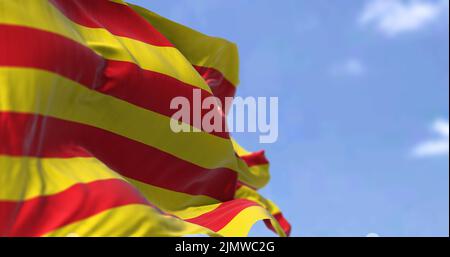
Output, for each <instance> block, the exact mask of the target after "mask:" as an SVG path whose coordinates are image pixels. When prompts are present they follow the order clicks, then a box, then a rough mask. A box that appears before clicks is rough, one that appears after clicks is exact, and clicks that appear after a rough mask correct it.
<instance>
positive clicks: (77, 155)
mask: <svg viewBox="0 0 450 257" xmlns="http://www.w3.org/2000/svg"><path fill="white" fill-rule="evenodd" d="M238 63H239V61H238V54H237V48H236V46H235V45H234V44H232V43H230V42H228V41H226V40H223V39H218V38H214V37H209V36H206V35H203V34H201V33H199V32H196V31H194V30H191V29H189V28H187V27H184V26H182V25H179V24H176V23H174V22H172V21H169V20H167V19H165V18H163V17H161V16H158V15H156V14H154V13H152V12H150V11H147V10H145V9H143V8H141V7H138V6H133V5H128V4H126V3H124V2H122V1H107V0H94V1H93V0H49V1H45V0H15V1H9V0H0V236H72V235H74V236H183V235H193V234H206V235H211V236H246V235H247V234H248V232H249V230H250V228H251V226H252V225H253V224H254V223H255V222H257V221H259V220H264V221H265V222H266V224H268V226H269V228H271V229H273V230H274V231H276V232H277V233H278V234H279V235H281V236H284V235H286V234H289V231H290V226H289V224H288V223H287V222H286V221H285V219H284V218H282V215H281V212H280V211H279V209H278V207H276V206H275V205H274V204H273V203H272V202H270V201H268V200H265V199H264V198H263V197H262V196H259V194H258V193H257V192H256V189H259V188H262V187H263V186H265V185H266V184H267V182H268V180H269V178H270V176H269V172H268V161H267V160H266V158H265V156H264V155H263V153H262V152H260V153H255V154H251V153H248V152H242V151H241V150H240V148H239V147H237V143H235V142H232V141H233V140H232V139H231V138H230V136H229V135H228V133H227V132H206V131H200V132H199V133H174V132H173V131H171V129H170V126H169V124H170V120H171V116H172V115H173V113H174V110H171V109H170V101H171V100H172V99H173V98H175V97H177V96H184V97H186V98H188V99H192V92H193V90H195V89H199V90H201V92H202V97H205V98H206V97H208V96H217V97H218V98H219V99H220V100H221V101H224V99H225V97H233V96H234V94H235V91H236V87H237V85H238V83H239V78H238ZM217 112H220V110H217ZM202 115H203V114H202ZM220 115H221V117H222V118H223V119H224V120H225V114H224V113H222V112H220ZM188 125H189V126H194V124H188ZM280 215H281V216H280Z"/></svg>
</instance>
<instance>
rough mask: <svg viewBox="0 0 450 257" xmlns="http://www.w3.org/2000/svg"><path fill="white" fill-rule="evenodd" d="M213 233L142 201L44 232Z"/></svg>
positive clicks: (97, 233)
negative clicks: (161, 211) (156, 209)
mask: <svg viewBox="0 0 450 257" xmlns="http://www.w3.org/2000/svg"><path fill="white" fill-rule="evenodd" d="M195 234H208V235H211V236H217V234H216V233H214V232H212V231H210V230H208V229H206V228H203V227H200V226H198V225H195V224H191V223H188V222H184V221H182V220H179V219H176V218H173V217H169V216H164V215H161V214H160V213H158V212H157V211H155V210H154V209H153V208H151V207H149V206H145V205H135V204H133V205H126V206H122V207H117V208H112V209H109V210H106V211H103V212H101V213H99V214H96V215H93V216H91V217H89V218H87V219H84V220H81V221H78V222H74V223H72V224H69V225H67V226H64V227H61V228H59V229H56V230H54V231H52V232H50V233H47V234H46V235H45V236H59V237H64V236H91V237H99V236H107V237H112V236H114V237H115V236H130V237H138V236H155V237H156V236H184V235H195Z"/></svg>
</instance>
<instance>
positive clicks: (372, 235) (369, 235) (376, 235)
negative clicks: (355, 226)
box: [366, 233, 380, 237]
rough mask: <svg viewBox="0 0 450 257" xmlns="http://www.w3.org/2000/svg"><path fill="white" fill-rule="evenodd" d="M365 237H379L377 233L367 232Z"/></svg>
mask: <svg viewBox="0 0 450 257" xmlns="http://www.w3.org/2000/svg"><path fill="white" fill-rule="evenodd" d="M366 237H380V235H378V234H377V233H369V234H367V235H366Z"/></svg>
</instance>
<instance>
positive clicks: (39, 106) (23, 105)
mask: <svg viewBox="0 0 450 257" xmlns="http://www.w3.org/2000/svg"><path fill="white" fill-rule="evenodd" d="M0 85H2V86H1V87H0V111H13V112H25V113H36V114H41V115H47V116H52V117H56V118H60V119H64V120H69V121H73V122H78V123H82V124H86V125H91V126H94V127H97V128H102V129H104V130H107V131H110V132H113V133H115V134H118V135H122V136H125V137H127V138H129V139H132V140H135V141H138V142H142V143H144V144H147V145H149V146H153V147H155V148H157V149H159V150H161V151H164V152H166V153H169V154H172V155H174V156H177V157H178V158H180V159H183V160H185V161H188V162H191V163H194V164H196V165H198V166H201V167H204V168H207V169H214V168H219V167H227V168H230V169H232V170H235V171H237V165H236V157H235V156H234V152H233V150H232V145H231V142H230V141H229V140H227V139H224V138H220V137H217V136H214V135H212V134H208V133H205V132H197V133H174V132H173V131H172V130H171V129H170V118H169V117H167V116H164V115H161V114H158V113H154V112H151V111H148V110H145V109H142V108H139V107H137V106H134V105H132V104H130V103H127V102H125V101H122V100H120V99H117V98H114V97H111V96H107V95H104V94H101V93H98V92H96V91H93V90H90V89H88V88H86V87H83V86H81V85H79V84H78V83H76V82H74V81H71V80H68V79H66V78H64V77H62V76H59V75H57V74H54V73H50V72H46V71H41V70H36V69H25V68H0ZM118 121H120V122H118ZM193 149H195V150H193Z"/></svg>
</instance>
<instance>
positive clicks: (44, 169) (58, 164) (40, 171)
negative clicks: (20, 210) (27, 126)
mask: <svg viewBox="0 0 450 257" xmlns="http://www.w3.org/2000/svg"><path fill="white" fill-rule="evenodd" d="M0 171H1V172H0V185H1V190H0V199H1V200H11V201H23V200H27V199H30V198H33V197H38V196H45V195H51V194H55V193H59V192H61V191H63V190H65V189H67V188H69V187H71V186H73V185H75V184H76V183H89V182H93V181H95V180H101V179H111V178H115V179H122V177H121V176H120V175H118V174H117V173H115V172H113V171H112V170H110V169H108V167H106V166H105V165H104V164H103V163H101V162H100V161H98V160H97V159H95V158H68V159H53V158H42V159H41V158H30V157H9V156H0Z"/></svg>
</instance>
